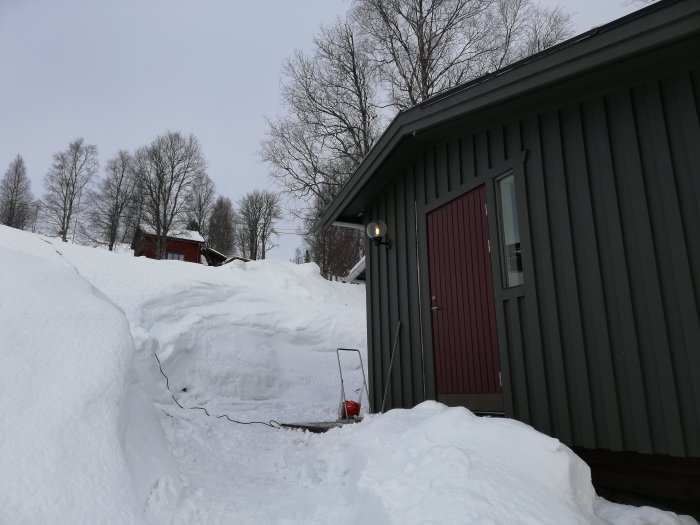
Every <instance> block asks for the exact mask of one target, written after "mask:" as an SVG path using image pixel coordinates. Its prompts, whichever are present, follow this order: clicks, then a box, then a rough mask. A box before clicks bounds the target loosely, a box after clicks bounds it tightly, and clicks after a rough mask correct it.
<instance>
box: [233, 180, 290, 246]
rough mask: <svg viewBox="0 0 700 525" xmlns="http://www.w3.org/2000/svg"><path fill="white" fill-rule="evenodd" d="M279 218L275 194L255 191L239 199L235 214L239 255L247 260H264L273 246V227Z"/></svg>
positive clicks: (277, 198) (280, 215) (279, 212)
mask: <svg viewBox="0 0 700 525" xmlns="http://www.w3.org/2000/svg"><path fill="white" fill-rule="evenodd" d="M281 217H282V211H281V209H280V205H279V196H278V195H277V194H276V193H272V192H270V191H265V190H263V191H261V190H255V191H253V192H251V193H247V194H245V195H244V196H243V197H241V199H240V201H239V203H238V212H237V214H236V226H237V232H236V239H237V245H238V246H237V247H238V249H239V250H240V252H241V255H242V256H243V257H246V258H248V259H264V258H265V257H266V256H267V252H268V250H270V249H271V248H272V247H273V246H274V244H273V243H272V236H273V235H274V227H275V224H276V222H277V221H278V220H279V219H280V218H281Z"/></svg>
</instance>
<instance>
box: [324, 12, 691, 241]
mask: <svg viewBox="0 0 700 525" xmlns="http://www.w3.org/2000/svg"><path fill="white" fill-rule="evenodd" d="M698 33H700V2H698V1H697V0H661V1H660V2H657V3H655V4H652V5H650V6H648V7H646V8H644V9H641V10H639V11H636V12H634V13H632V14H630V15H627V16H625V17H623V18H620V19H618V20H615V21H613V22H610V23H609V24H606V25H603V26H601V27H598V28H594V29H591V30H590V31H588V32H586V33H582V34H580V35H578V36H576V37H574V38H572V39H570V40H567V41H565V42H562V43H561V44H558V45H556V46H554V47H551V48H549V49H546V50H544V51H542V52H540V53H537V54H536V55H533V56H531V57H528V58H525V59H523V60H520V61H518V62H515V63H513V64H511V65H509V66H506V67H504V68H502V69H500V70H498V71H495V72H493V73H490V74H488V75H485V76H483V77H480V78H477V79H475V80H472V81H470V82H467V83H466V84H462V85H460V86H457V87H454V88H452V89H450V90H447V91H445V92H443V93H440V94H437V95H435V96H433V97H432V98H430V99H428V100H426V101H425V102H423V103H421V104H418V105H416V106H414V107H412V108H410V109H408V110H405V111H402V112H400V113H399V114H398V115H396V117H395V118H394V120H393V121H392V122H391V124H389V127H388V128H387V129H386V131H385V132H384V134H383V135H382V136H381V137H380V138H379V140H378V141H377V143H376V144H375V145H374V147H373V148H372V149H371V150H370V152H369V153H368V154H367V156H366V157H365V158H364V160H363V161H362V163H361V164H360V166H359V167H358V168H357V170H356V171H355V173H354V174H353V175H352V176H351V177H350V179H349V180H348V182H347V183H346V184H345V186H344V187H343V188H342V190H341V191H340V193H339V194H338V196H337V197H336V198H335V199H334V200H333V202H331V204H330V205H329V207H328V208H327V209H326V211H325V212H324V213H323V215H321V217H320V218H319V219H318V221H317V222H316V223H315V224H314V226H313V228H312V231H313V230H316V229H318V228H325V227H327V226H330V225H331V224H332V223H334V222H344V223H354V224H362V223H364V222H365V217H364V213H365V207H366V206H367V205H368V204H369V202H370V201H371V199H372V196H373V195H374V194H376V192H377V191H379V190H380V189H381V188H382V187H383V186H384V185H385V184H386V183H387V182H388V180H389V178H390V177H391V176H392V175H393V174H394V173H390V171H391V170H384V171H385V172H386V173H382V174H381V177H375V174H377V172H378V171H379V169H380V167H382V166H383V165H385V164H386V163H388V162H389V160H390V159H392V158H393V157H394V156H397V157H399V156H400V152H404V151H405V152H406V153H407V154H410V151H411V147H414V148H415V146H416V144H417V143H419V142H420V141H421V139H423V140H424V138H425V132H427V131H429V130H431V129H432V128H434V127H435V126H437V125H442V124H445V123H447V122H449V121H456V120H458V119H460V118H464V117H465V116H468V115H470V114H472V113H476V112H480V111H482V110H485V109H488V108H492V107H496V106H498V105H499V104H503V103H504V102H507V101H510V100H513V99H515V98H516V97H519V96H522V95H524V94H526V93H533V92H536V91H537V90H540V89H542V88H544V87H549V86H552V85H555V84H557V83H560V82H563V81H565V80H568V79H571V78H573V77H577V76H579V75H582V74H583V73H585V72H587V71H591V70H594V69H598V68H601V67H603V66H605V65H610V64H613V63H616V62H619V61H622V60H625V59H626V58H629V57H631V56H633V55H638V54H640V53H642V52H644V51H647V50H651V49H656V48H659V47H661V46H665V45H669V44H672V43H674V42H676V41H680V40H683V39H685V38H688V37H689V36H691V35H696V34H698ZM422 134H423V135H422Z"/></svg>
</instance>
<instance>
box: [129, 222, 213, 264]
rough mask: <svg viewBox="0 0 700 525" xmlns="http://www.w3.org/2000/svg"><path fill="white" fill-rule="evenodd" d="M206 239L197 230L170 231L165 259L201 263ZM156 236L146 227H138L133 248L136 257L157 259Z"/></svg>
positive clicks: (132, 244)
mask: <svg viewBox="0 0 700 525" xmlns="http://www.w3.org/2000/svg"><path fill="white" fill-rule="evenodd" d="M203 244H204V239H203V238H202V236H201V235H200V234H199V232H196V231H189V230H184V231H180V232H170V234H169V235H168V239H167V241H166V245H165V257H163V258H164V259H171V260H175V261H187V262H193V263H201V262H202V261H201V257H202V245H203ZM155 246H156V236H155V235H154V234H153V233H151V232H149V231H147V230H146V229H144V228H137V229H136V233H135V235H134V240H133V241H132V243H131V248H132V249H133V250H134V256H136V257H141V256H144V257H148V258H149V259H156V251H155Z"/></svg>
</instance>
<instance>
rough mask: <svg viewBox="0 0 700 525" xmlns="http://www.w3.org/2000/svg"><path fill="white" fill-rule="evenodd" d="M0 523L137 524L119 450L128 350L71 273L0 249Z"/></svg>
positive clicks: (122, 331)
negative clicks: (0, 425) (0, 350)
mask: <svg viewBox="0 0 700 525" xmlns="http://www.w3.org/2000/svg"><path fill="white" fill-rule="evenodd" d="M0 290H2V295H1V297H0V327H2V337H1V339H2V345H3V350H2V353H1V354H0V359H1V361H2V364H1V365H0V399H1V400H2V402H0V421H2V432H1V433H0V472H2V476H0V523H8V524H9V523H28V524H34V523H57V522H61V523H104V522H113V523H138V522H140V520H141V511H140V509H139V505H138V502H137V501H136V499H135V498H134V493H133V491H132V489H131V480H130V477H129V473H128V468H127V466H126V462H125V458H124V454H123V450H122V447H121V444H120V441H119V435H120V428H119V427H120V417H121V405H122V401H123V397H124V390H125V381H126V376H127V370H128V365H129V362H130V361H129V359H130V356H131V353H132V352H133V344H132V341H131V337H130V335H129V327H128V323H127V321H126V319H125V317H124V315H123V314H122V312H121V311H120V310H119V309H118V308H116V307H115V306H114V305H113V304H111V302H110V301H109V300H107V299H106V298H105V297H104V296H103V295H102V294H101V293H100V292H99V291H98V290H96V289H94V288H93V287H92V286H90V285H89V283H87V282H86V281H85V280H84V279H82V278H81V277H80V276H79V275H77V274H76V273H75V272H74V271H73V270H72V269H69V268H67V267H66V266H65V265H64V264H62V263H61V262H60V261H58V260H54V261H50V260H47V259H42V258H40V257H37V256H31V255H24V254H19V253H17V252H14V251H12V250H8V249H5V248H2V247H0Z"/></svg>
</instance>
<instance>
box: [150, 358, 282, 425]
mask: <svg viewBox="0 0 700 525" xmlns="http://www.w3.org/2000/svg"><path fill="white" fill-rule="evenodd" d="M153 355H154V356H155V358H156V361H158V368H159V369H160V373H161V374H162V375H163V377H164V378H165V386H166V387H167V389H168V392H169V393H170V397H172V398H173V401H175V404H176V405H177V406H179V407H180V408H182V409H186V410H203V411H204V413H205V414H206V415H207V416H209V417H215V418H216V419H221V418H224V417H225V418H226V419H228V420H229V421H230V422H231V423H236V424H238V425H265V426H266V427H270V428H275V429H279V428H282V425H280V424H279V422H277V421H275V420H274V419H270V420H269V421H268V422H267V423H266V422H265V421H238V420H237V419H232V418H230V417H229V416H227V415H226V414H223V415H221V416H212V415H211V414H210V413H209V411H208V410H207V409H206V408H204V407H184V406H182V405H181V404H180V402H179V401H178V400H177V399H176V398H175V395H174V394H173V392H172V390H170V380H169V379H168V376H166V375H165V372H163V365H162V364H161V362H160V359H159V358H158V354H156V353H155V352H153Z"/></svg>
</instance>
